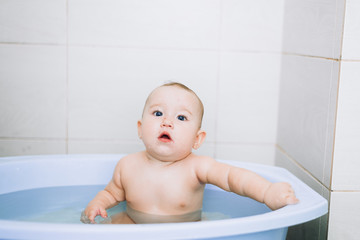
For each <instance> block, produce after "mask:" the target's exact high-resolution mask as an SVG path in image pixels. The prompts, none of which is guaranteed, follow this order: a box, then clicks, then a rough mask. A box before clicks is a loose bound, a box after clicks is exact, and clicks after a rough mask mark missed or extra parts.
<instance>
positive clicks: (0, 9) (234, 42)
mask: <svg viewBox="0 0 360 240" xmlns="http://www.w3.org/2000/svg"><path fill="white" fill-rule="evenodd" d="M283 2H284V1H283V0H276V1H271V2H269V1H266V0H255V1H236V0H191V1H190V0H185V1H184V0H181V1H180V0H176V1H166V0H154V1H146V0H140V1H129V0H120V1H119V0H107V1H100V0H52V1H47V0H0V155H1V156H12V155H32V154H67V153H70V154H71V153H76V154H81V153H129V152H134V151H139V150H142V149H143V147H142V144H141V142H140V141H139V139H138V137H137V130H136V122H137V120H138V119H139V118H140V117H141V112H142V108H143V104H144V101H145V99H146V97H147V95H148V93H149V92H150V91H151V90H152V89H153V88H154V87H156V86H158V85H160V84H162V83H163V82H164V81H169V80H172V81H180V82H183V83H185V84H187V85H188V86H189V87H191V88H193V89H194V90H195V91H196V92H197V93H198V95H199V96H200V98H202V100H203V102H204V105H205V118H204V124H203V128H204V130H206V131H207V133H208V136H207V140H206V143H205V144H204V145H203V146H202V147H201V148H200V150H198V152H199V153H200V154H207V155H211V156H214V157H217V158H226V159H237V160H244V161H253V162H260V163H265V164H273V163H274V154H275V142H276V131H277V130H276V127H277V110H278V92H279V79H280V77H279V76H280V64H281V48H282V24H283Z"/></svg>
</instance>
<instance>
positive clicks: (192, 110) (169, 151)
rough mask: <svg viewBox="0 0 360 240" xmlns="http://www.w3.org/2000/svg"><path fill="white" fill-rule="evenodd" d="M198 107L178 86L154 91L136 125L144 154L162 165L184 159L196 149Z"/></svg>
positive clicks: (189, 93)
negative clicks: (162, 162) (145, 152)
mask: <svg viewBox="0 0 360 240" xmlns="http://www.w3.org/2000/svg"><path fill="white" fill-rule="evenodd" d="M200 110H201V107H200V103H199V100H198V99H197V97H196V96H195V95H194V94H193V93H191V92H188V91H187V90H185V89H182V88H179V87H177V86H162V87H159V88H157V89H155V90H154V91H153V92H152V93H151V95H150V97H149V99H148V101H147V103H146V105H145V108H144V113H143V117H142V120H141V121H139V122H138V130H139V136H140V138H141V139H142V140H143V142H144V144H145V147H146V150H147V152H148V153H149V154H150V155H151V156H152V157H155V158H156V159H159V160H162V161H176V160H180V159H183V158H185V157H186V156H187V155H188V154H190V153H191V151H192V148H198V147H199V144H198V135H199V133H200V132H201V131H200V129H199V128H200V121H201V116H200Z"/></svg>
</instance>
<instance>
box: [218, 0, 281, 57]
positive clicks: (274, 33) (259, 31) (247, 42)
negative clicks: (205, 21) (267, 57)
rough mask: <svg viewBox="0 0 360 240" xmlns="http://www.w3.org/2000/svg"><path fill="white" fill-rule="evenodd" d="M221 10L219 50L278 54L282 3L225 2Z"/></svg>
mask: <svg viewBox="0 0 360 240" xmlns="http://www.w3.org/2000/svg"><path fill="white" fill-rule="evenodd" d="M222 9H223V11H222V27H221V29H222V32H221V48H222V49H224V50H245V51H275V52H280V51H281V48H282V46H281V43H282V39H281V38H282V28H283V10H284V1H283V0H275V1H271V4H269V2H268V1H267V0H253V1H238V0H225V1H223V6H222ZM234 26H236V27H234Z"/></svg>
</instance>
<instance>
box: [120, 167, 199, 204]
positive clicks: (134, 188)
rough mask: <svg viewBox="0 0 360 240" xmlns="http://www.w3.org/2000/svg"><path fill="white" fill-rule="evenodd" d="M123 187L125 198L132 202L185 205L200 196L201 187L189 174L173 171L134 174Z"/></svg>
mask: <svg viewBox="0 0 360 240" xmlns="http://www.w3.org/2000/svg"><path fill="white" fill-rule="evenodd" d="M128 180H130V179H128ZM123 187H124V190H125V195H126V200H127V201H129V202H132V203H133V204H136V203H139V204H140V203H141V204H144V202H148V203H150V202H153V203H158V204H165V203H166V204H169V203H171V204H174V205H178V206H181V205H187V204H189V202H192V201H193V200H194V198H196V199H197V198H201V196H200V195H201V194H202V191H201V190H202V188H203V186H202V185H201V184H200V183H199V181H198V180H197V178H194V176H191V174H186V173H183V174H177V173H174V172H172V173H171V172H167V173H161V172H158V173H156V174H154V173H150V174H149V173H148V174H146V173H143V174H142V175H137V176H135V175H134V176H133V177H132V179H131V180H130V181H126V184H125V185H124V186H123Z"/></svg>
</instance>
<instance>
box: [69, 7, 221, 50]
mask: <svg viewBox="0 0 360 240" xmlns="http://www.w3.org/2000/svg"><path fill="white" fill-rule="evenodd" d="M219 24H220V0H196V1H193V0H176V1H167V0H155V1H147V0H140V1H129V0H121V1H119V0H107V1H102V0H82V1H81V0H76V1H74V0H70V1H69V41H70V43H71V44H100V45H115V46H128V47H131V46H136V47H160V48H169V47H171V48H201V49H204V48H205V49H209V48H211V49H213V48H217V45H218V41H219V37H218V35H219Z"/></svg>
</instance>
